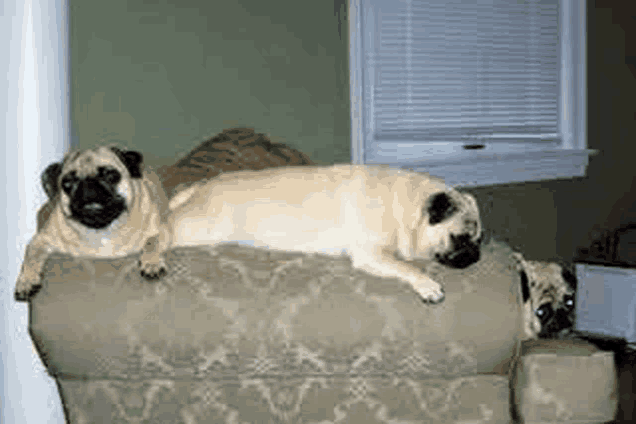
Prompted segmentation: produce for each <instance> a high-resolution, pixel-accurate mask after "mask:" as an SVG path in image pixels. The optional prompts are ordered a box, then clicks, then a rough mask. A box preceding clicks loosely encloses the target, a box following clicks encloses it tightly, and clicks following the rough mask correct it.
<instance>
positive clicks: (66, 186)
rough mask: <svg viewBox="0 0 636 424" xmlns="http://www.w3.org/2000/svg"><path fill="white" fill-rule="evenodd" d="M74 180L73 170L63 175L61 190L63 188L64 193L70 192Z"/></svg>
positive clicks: (75, 179)
mask: <svg viewBox="0 0 636 424" xmlns="http://www.w3.org/2000/svg"><path fill="white" fill-rule="evenodd" d="M76 181H77V178H76V177H75V172H71V173H70V174H68V175H65V176H64V177H63V178H62V190H64V192H65V193H66V194H70V193H71V191H73V187H74V186H75V183H76Z"/></svg>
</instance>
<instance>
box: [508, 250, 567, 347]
mask: <svg viewBox="0 0 636 424" xmlns="http://www.w3.org/2000/svg"><path fill="white" fill-rule="evenodd" d="M512 257H513V259H514V260H515V262H516V268H517V270H518V271H519V276H520V279H521V280H520V282H521V292H522V296H523V304H524V329H525V333H526V337H528V338H531V339H538V338H558V337H561V336H564V335H567V334H568V333H569V332H570V331H572V328H573V325H574V321H575V291H576V277H575V276H574V270H573V269H568V267H567V266H565V265H560V264H557V263H553V262H539V261H527V260H526V259H525V258H524V257H523V255H522V254H521V253H518V252H515V253H513V255H512Z"/></svg>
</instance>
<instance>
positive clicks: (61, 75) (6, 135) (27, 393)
mask: <svg viewBox="0 0 636 424" xmlns="http://www.w3.org/2000/svg"><path fill="white" fill-rule="evenodd" d="M68 10H69V5H68V0H2V4H1V6H0V13H1V16H0V52H2V54H1V55H0V68H1V69H0V75H2V78H0V136H3V141H4V161H5V165H4V172H0V181H1V186H2V187H4V190H5V193H6V196H0V199H1V200H0V203H3V204H2V205H1V207H2V210H3V211H4V212H5V213H4V216H5V219H4V221H3V222H2V224H0V231H1V232H0V240H2V241H3V242H4V243H3V244H2V246H1V247H0V261H1V262H0V263H1V264H2V267H1V268H0V288H1V290H0V302H2V314H3V315H2V320H1V321H0V326H1V328H2V331H1V332H0V367H1V368H0V374H1V375H2V386H1V390H2V391H1V392H0V414H1V415H0V422H3V423H11V424H22V423H30V424H32V423H51V424H55V423H64V414H63V410H62V405H61V402H60V398H59V395H58V391H57V387H56V385H55V382H54V380H53V379H52V378H51V377H50V376H48V375H47V373H46V370H45V369H44V366H43V365H42V361H41V360H40V358H39V357H38V355H37V353H36V351H35V348H33V347H32V343H31V338H30V336H29V333H28V306H27V304H25V303H17V302H15V301H14V300H13V289H14V286H15V280H16V277H17V275H18V271H19V267H20V264H21V261H22V256H23V254H24V249H25V246H26V243H27V242H28V241H29V240H30V238H31V237H32V236H33V235H34V234H35V229H36V214H37V209H38V208H39V207H40V206H41V205H42V204H43V203H44V201H45V200H46V195H45V194H44V191H43V190H42V188H41V186H40V174H41V172H42V171H43V170H44V169H45V168H46V166H47V165H48V164H49V163H51V162H53V161H56V160H59V159H61V158H62V156H63V154H64V152H65V151H66V150H67V148H68V147H69V144H70V143H69V140H70V124H69V122H70V119H69V118H70V105H69V82H70V79H69V47H68V46H69V37H68V34H69V33H68V27H69V21H68Z"/></svg>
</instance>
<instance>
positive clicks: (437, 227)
mask: <svg viewBox="0 0 636 424" xmlns="http://www.w3.org/2000/svg"><path fill="white" fill-rule="evenodd" d="M481 231H482V228H481V220H480V217H479V208H478V207H477V202H476V201H475V198H474V197H473V196H472V195H470V194H468V193H460V192H457V191H454V190H450V191H445V192H438V193H435V194H433V195H432V196H430V197H429V198H428V199H427V201H426V203H425V205H424V208H423V210H422V219H421V221H420V225H419V228H418V231H417V240H416V244H417V252H416V253H417V256H419V257H421V258H424V259H434V260H436V261H437V262H439V263H440V264H442V265H445V266H448V267H450V268H459V269H463V268H466V267H468V266H470V265H472V264H474V263H475V262H477V261H479V258H480V245H481Z"/></svg>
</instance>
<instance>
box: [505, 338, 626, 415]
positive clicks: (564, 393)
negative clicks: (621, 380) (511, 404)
mask: <svg viewBox="0 0 636 424" xmlns="http://www.w3.org/2000/svg"><path fill="white" fill-rule="evenodd" d="M617 388H618V387H617V380H616V370H615V366H614V357H613V353H612V352H602V351H598V350H597V349H596V348H594V347H593V346H591V345H590V344H588V343H587V342H584V341H576V340H569V341H567V342H566V341H560V340H528V341H525V342H524V343H523V347H522V351H521V356H520V362H519V364H518V366H517V367H516V368H515V379H514V383H513V390H514V393H515V404H516V410H517V411H518V413H519V415H520V416H521V417H522V418H523V422H525V423H545V422H575V423H590V424H591V423H598V424H602V423H606V422H608V421H611V420H613V419H614V414H615V413H616V409H617V406H618V399H617Z"/></svg>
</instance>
